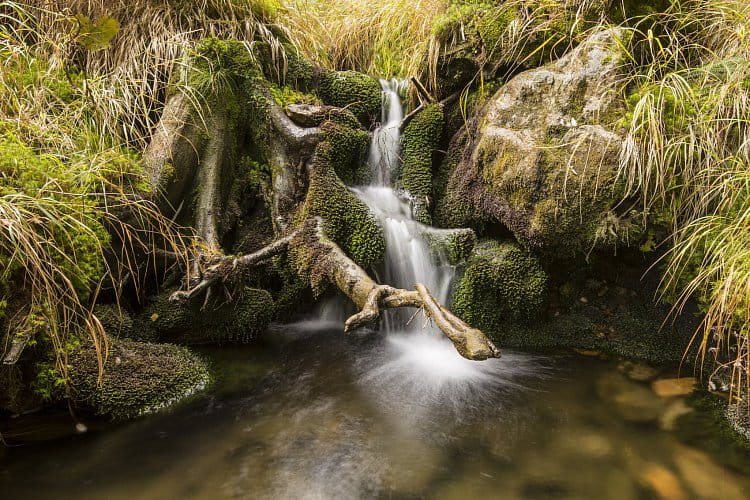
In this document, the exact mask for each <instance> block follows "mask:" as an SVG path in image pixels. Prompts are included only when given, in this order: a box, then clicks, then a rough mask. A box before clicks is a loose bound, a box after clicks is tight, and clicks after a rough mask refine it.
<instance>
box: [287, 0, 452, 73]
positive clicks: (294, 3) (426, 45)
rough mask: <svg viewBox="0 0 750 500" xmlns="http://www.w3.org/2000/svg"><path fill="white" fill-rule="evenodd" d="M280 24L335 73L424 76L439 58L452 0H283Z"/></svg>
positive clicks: (309, 55)
mask: <svg viewBox="0 0 750 500" xmlns="http://www.w3.org/2000/svg"><path fill="white" fill-rule="evenodd" d="M279 4H280V5H279V7H278V10H277V15H278V19H279V22H280V23H281V24H283V25H284V27H285V28H286V29H287V30H288V33H289V35H290V36H291V38H292V40H293V41H294V42H295V45H296V46H297V47H298V48H299V50H300V51H301V52H302V54H303V55H305V56H306V57H307V58H308V59H310V60H311V61H313V62H315V63H317V64H318V65H320V66H322V67H325V68H328V69H334V70H356V71H361V72H364V73H368V74H371V75H374V76H380V77H386V78H390V77H394V76H396V77H398V76H401V77H406V76H410V75H419V74H420V73H421V72H422V70H423V67H424V65H425V63H426V62H427V61H428V60H429V59H430V57H431V55H434V54H435V50H436V46H435V43H436V40H435V39H434V37H432V29H433V24H434V21H435V19H436V18H437V17H438V16H439V15H441V14H443V13H444V12H445V10H446V8H447V7H448V4H449V1H448V0H392V1H371V0H370V1H368V0H350V1H346V2H340V1H333V0H279Z"/></svg>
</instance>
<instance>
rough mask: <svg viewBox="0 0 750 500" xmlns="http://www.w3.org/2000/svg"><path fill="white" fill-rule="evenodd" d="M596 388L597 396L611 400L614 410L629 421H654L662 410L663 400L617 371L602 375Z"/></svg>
mask: <svg viewBox="0 0 750 500" xmlns="http://www.w3.org/2000/svg"><path fill="white" fill-rule="evenodd" d="M596 389H597V393H598V395H599V397H600V398H601V399H603V400H605V401H609V402H611V403H612V406H613V408H614V409H615V411H616V412H617V413H618V414H619V415H620V416H621V417H622V418H623V419H625V420H627V421H629V422H636V423H651V422H655V421H656V420H657V419H658V418H659V416H660V415H661V413H662V411H663V410H664V400H662V399H661V398H659V397H658V396H656V395H655V394H654V393H652V392H651V391H650V390H648V389H647V388H646V387H644V386H642V385H640V384H637V383H634V382H631V381H629V380H627V379H626V378H625V377H623V376H622V375H620V374H618V373H611V374H608V375H606V376H604V377H602V379H601V380H599V381H598V382H597V386H596Z"/></svg>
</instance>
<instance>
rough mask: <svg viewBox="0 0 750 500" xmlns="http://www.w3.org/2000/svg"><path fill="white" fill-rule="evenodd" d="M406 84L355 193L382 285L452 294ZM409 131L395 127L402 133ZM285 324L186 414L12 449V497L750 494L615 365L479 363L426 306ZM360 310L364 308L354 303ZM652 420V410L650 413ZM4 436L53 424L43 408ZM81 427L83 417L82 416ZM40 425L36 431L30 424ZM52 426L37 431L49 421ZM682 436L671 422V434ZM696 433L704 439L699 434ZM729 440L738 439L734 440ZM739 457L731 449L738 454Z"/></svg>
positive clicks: (229, 350) (227, 350) (224, 363)
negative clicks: (421, 216)
mask: <svg viewBox="0 0 750 500" xmlns="http://www.w3.org/2000/svg"><path fill="white" fill-rule="evenodd" d="M402 85H403V84H401V83H399V82H393V81H391V82H384V98H385V99H386V100H387V105H386V106H385V110H386V111H385V113H386V114H385V115H384V119H383V126H382V127H381V128H379V129H378V130H377V131H376V133H375V139H374V143H373V148H372V151H371V154H370V165H371V166H372V167H373V173H374V174H375V175H373V178H374V181H373V185H370V186H365V187H359V188H356V189H353V191H354V192H355V193H356V194H357V195H358V196H359V197H360V198H361V199H362V200H364V201H365V202H366V203H367V204H368V205H369V206H370V208H371V210H372V211H373V213H374V214H375V215H376V216H377V217H378V219H379V220H380V222H381V224H382V225H383V228H384V231H385V234H386V240H387V252H386V258H385V264H384V265H383V267H382V269H379V270H378V280H379V281H381V282H383V283H389V284H392V285H395V286H399V287H403V288H412V287H413V285H414V283H415V282H422V283H424V284H426V285H427V286H428V287H429V288H430V289H431V290H432V292H433V293H434V294H435V295H436V297H437V298H438V299H439V300H441V301H443V302H446V303H447V302H449V298H450V297H449V295H450V284H451V280H452V279H453V277H454V271H455V270H454V269H453V268H452V267H451V266H450V265H448V264H447V262H446V261H445V260H444V259H441V258H440V256H439V255H437V256H435V255H434V254H433V253H432V252H430V251H429V248H428V246H427V244H426V243H425V241H424V239H423V237H422V234H423V232H424V230H425V226H423V225H421V224H419V223H417V222H416V221H414V220H413V218H412V215H411V210H410V207H409V203H408V200H405V199H402V198H401V197H400V196H399V194H398V193H397V192H396V191H394V190H393V189H392V188H391V187H390V182H391V174H392V173H393V172H394V171H395V170H396V169H397V168H398V146H399V138H398V126H397V121H399V120H400V118H399V117H400V116H402V115H403V110H402V108H401V102H400V99H399V98H398V95H399V91H400V87H401V86H402ZM394 125H395V126H394ZM321 308H322V309H321V311H320V313H319V314H316V315H315V316H313V317H311V318H309V319H307V320H305V321H301V322H299V323H296V324H291V325H290V324H285V325H277V326H275V327H274V328H272V329H271V330H269V332H267V334H266V335H265V336H264V339H263V343H262V344H261V345H253V346H243V347H229V346H225V347H221V348H211V349H205V350H204V351H203V354H204V355H205V356H206V357H207V358H208V359H210V360H211V363H212V366H213V368H214V371H215V372H216V373H217V382H216V383H215V384H214V386H213V387H212V388H211V389H210V390H209V391H208V392H207V393H204V394H200V395H198V396H196V397H195V398H194V399H193V400H192V401H188V402H185V403H183V404H181V405H179V406H178V407H177V408H174V409H173V410H171V411H169V412H165V413H162V414H159V415H155V416H152V417H149V418H145V419H141V420H136V421H133V422H128V423H126V424H123V425H118V426H112V425H107V424H105V423H101V424H99V429H97V426H96V425H94V424H95V422H93V421H88V422H87V423H88V424H89V428H90V431H89V432H88V433H86V434H82V435H76V434H75V433H73V432H72V429H73V423H72V422H71V421H70V419H67V420H66V419H65V418H60V417H59V416H58V417H56V419H55V420H54V422H55V424H54V425H68V427H69V431H68V435H67V436H66V437H64V438H62V439H57V440H54V441H48V442H44V443H42V444H36V445H33V446H19V447H9V448H2V447H0V491H2V492H3V497H4V498H6V497H7V498H57V499H67V498H71V499H76V500H80V499H100V498H106V499H108V500H118V499H123V500H125V499H128V500H129V499H132V498H138V499H154V500H156V499H159V500H161V499H171V498H198V499H208V500H210V499H216V498H264V499H265V498H268V499H298V498H300V499H329V498H330V499H334V498H335V499H339V498H341V499H344V498H345V499H357V498H404V499H406V498H435V499H456V500H464V499H470V498H498V499H515V498H523V499H537V498H570V499H579V498H598V499H615V500H621V499H624V500H630V499H632V500H639V499H644V498H656V497H655V496H654V495H653V491H655V490H656V489H658V488H667V489H669V488H671V490H660V491H667V493H668V494H671V495H672V497H671V498H721V499H723V500H733V499H741V498H747V495H748V493H750V480H748V477H747V474H748V473H749V472H750V465H748V464H747V463H745V462H742V459H739V460H734V461H732V460H726V461H724V463H720V462H718V461H717V460H716V458H715V455H711V454H710V453H709V451H710V450H711V449H712V448H713V449H716V448H717V447H719V445H718V443H719V442H720V441H719V440H718V439H719V438H718V436H719V434H720V432H719V430H718V429H717V428H716V425H715V423H712V421H711V420H710V419H709V418H708V417H707V416H701V415H697V416H698V417H699V418H701V419H702V420H699V421H698V422H696V421H693V422H691V424H690V425H689V426H688V427H689V428H691V429H700V430H701V432H702V434H701V435H700V436H697V437H695V436H693V437H692V438H690V439H687V440H686V438H684V437H683V439H682V440H681V439H678V435H677V434H675V433H674V432H668V431H667V430H670V429H672V430H675V429H678V428H679V425H678V424H677V423H676V422H679V420H677V418H676V415H677V414H679V413H680V412H686V411H687V412H689V411H690V410H689V409H686V408H687V407H686V405H685V401H684V398H671V399H663V398H659V397H658V396H656V395H654V394H653V393H652V391H651V390H650V388H649V387H648V385H647V384H645V383H641V382H636V381H633V380H629V379H628V378H627V377H626V376H625V375H623V374H622V373H621V372H620V371H618V369H617V367H616V363H614V362H605V361H601V360H599V359H595V358H588V357H582V356H570V355H562V356H538V355H529V354H525V353H518V352H508V351H506V352H504V353H503V357H502V358H500V359H493V360H488V361H483V362H474V361H469V360H466V359H464V358H462V357H461V356H459V355H458V354H457V353H456V351H455V349H454V348H453V345H452V344H451V343H450V342H449V341H448V340H447V339H445V338H444V337H443V335H442V334H441V333H440V332H439V331H438V330H436V329H435V327H433V326H431V325H430V324H429V322H425V319H424V318H423V317H422V316H420V315H417V316H415V317H412V315H413V311H411V312H409V311H408V310H403V311H387V312H386V313H385V318H384V319H383V321H382V322H381V325H380V330H379V331H377V332H372V331H367V330H362V331H358V332H354V333H352V334H350V335H343V334H342V331H341V325H342V321H343V318H345V317H346V315H347V314H349V313H351V312H352V311H351V306H350V305H346V304H345V303H343V302H340V301H339V300H338V299H331V300H330V301H327V302H326V303H324V304H323V305H322V306H321ZM347 308H348V309H347ZM644 416H648V418H644ZM25 422H27V423H26V424H24V425H26V426H27V428H18V429H11V430H10V431H9V432H7V433H6V434H5V435H7V436H8V437H9V438H12V439H15V440H16V441H24V440H26V441H29V440H31V439H32V437H33V436H34V435H36V434H40V433H41V434H44V433H45V432H47V433H51V432H52V429H51V428H49V427H45V426H50V425H52V424H50V423H49V422H48V421H46V420H44V418H43V416H40V417H39V420H38V421H36V422H35V421H34V419H33V418H30V419H27V420H25ZM66 422H67V423H66ZM28 426H30V427H32V428H29V427H28ZM34 426H36V427H34ZM665 429H667V430H665ZM686 441H689V444H686ZM721 449H722V450H725V449H726V448H721ZM723 457H724V458H726V459H729V458H731V457H730V456H729V454H727V453H723Z"/></svg>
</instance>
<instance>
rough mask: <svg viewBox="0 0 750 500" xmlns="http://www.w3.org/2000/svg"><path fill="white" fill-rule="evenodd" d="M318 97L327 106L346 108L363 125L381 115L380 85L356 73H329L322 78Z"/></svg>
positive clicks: (370, 78) (372, 79) (368, 77)
mask: <svg viewBox="0 0 750 500" xmlns="http://www.w3.org/2000/svg"><path fill="white" fill-rule="evenodd" d="M318 95H319V96H320V98H321V99H322V100H323V102H324V103H325V104H329V105H331V106H337V107H339V108H346V109H348V110H349V111H351V112H352V113H354V114H355V115H356V116H357V118H358V119H359V120H360V121H362V122H363V123H370V122H371V121H372V120H373V119H375V118H376V117H377V116H378V115H379V113H380V106H381V102H382V99H381V94H380V83H379V82H378V81H377V80H375V79H374V78H372V77H370V76H367V75H365V74H363V73H358V72H356V71H329V72H327V73H325V74H323V75H322V76H321V77H320V82H319V85H318Z"/></svg>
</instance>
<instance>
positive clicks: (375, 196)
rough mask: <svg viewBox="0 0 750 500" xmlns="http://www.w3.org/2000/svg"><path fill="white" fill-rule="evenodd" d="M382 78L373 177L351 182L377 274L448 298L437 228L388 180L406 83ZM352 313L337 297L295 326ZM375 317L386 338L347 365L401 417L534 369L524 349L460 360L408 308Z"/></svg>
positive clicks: (473, 397)
mask: <svg viewBox="0 0 750 500" xmlns="http://www.w3.org/2000/svg"><path fill="white" fill-rule="evenodd" d="M381 85H382V88H383V94H382V95H383V112H382V118H381V125H380V126H379V127H378V128H377V129H376V130H375V132H374V133H373V140H372V144H371V146H370V151H369V155H368V163H369V166H370V169H371V173H372V175H371V179H372V182H371V184H370V185H368V186H359V187H353V188H351V190H352V192H354V193H355V194H356V195H357V197H359V198H360V199H361V200H362V201H364V202H365V203H366V204H367V205H368V207H369V208H370V210H371V212H372V213H373V215H374V216H375V217H376V218H377V219H378V222H379V223H380V225H381V227H382V228H383V232H384V234H385V242H386V251H385V258H384V261H383V264H382V266H381V267H380V268H379V269H377V270H376V278H377V281H378V282H379V283H383V284H388V285H392V286H396V287H399V288H404V289H413V288H414V284H415V283H422V284H424V285H425V286H427V287H428V288H429V289H430V291H431V292H432V294H433V295H434V296H435V298H436V299H437V300H438V301H440V302H441V303H443V304H446V305H450V304H449V302H450V290H451V282H452V281H453V278H454V276H455V271H456V270H455V267H454V266H452V265H450V264H449V262H448V260H447V258H446V257H445V256H442V255H440V254H439V253H437V252H435V251H433V250H432V249H431V248H430V245H429V244H428V241H427V239H426V238H425V235H426V233H427V232H434V231H437V230H436V229H434V228H431V227H428V226H425V225H424V224H421V223H419V222H417V221H416V220H415V219H414V217H413V214H412V209H411V206H410V203H409V199H408V195H407V194H406V193H403V192H401V193H400V192H398V191H397V190H395V189H393V187H391V182H392V181H393V180H395V178H396V176H397V174H398V171H399V168H400V166H401V160H400V145H401V136H400V132H399V125H400V124H401V120H402V119H403V116H404V112H403V107H402V104H401V94H402V93H403V92H404V91H405V89H406V83H405V82H403V81H398V80H381ZM354 312H355V310H354V308H353V306H352V304H351V303H350V302H349V301H347V300H346V299H344V298H343V297H332V298H329V299H326V300H325V301H323V302H322V303H321V305H320V306H319V307H318V311H317V313H316V314H315V316H314V319H311V320H308V321H305V322H303V323H302V324H300V325H299V326H300V327H301V330H300V332H301V333H303V334H304V332H306V331H309V330H310V329H311V328H313V329H315V328H323V329H325V328H330V329H335V330H338V331H340V329H341V328H342V325H343V323H344V321H345V319H346V318H347V317H348V316H349V315H351V314H353V313H354ZM379 324H380V332H379V334H378V335H377V337H376V338H378V339H379V338H380V337H381V336H382V337H385V339H384V341H382V342H378V343H377V345H376V346H373V347H372V348H371V349H370V350H369V351H367V354H366V355H365V354H363V356H362V357H358V358H357V359H356V360H353V369H354V370H355V371H357V372H359V376H358V378H359V380H360V386H361V387H362V389H363V390H364V391H365V392H366V393H368V394H370V396H371V398H372V399H374V400H377V401H378V402H379V403H381V404H380V405H379V406H380V407H381V408H384V409H385V408H387V409H389V410H390V411H392V412H393V413H394V416H395V417H396V418H395V420H399V421H401V422H402V423H406V424H410V423H411V424H413V423H414V420H415V419H422V417H424V416H427V415H429V414H430V412H431V411H432V410H434V409H435V406H434V405H438V406H440V407H441V408H442V409H443V410H445V409H447V408H452V409H454V410H455V411H456V412H457V413H463V412H465V410H466V409H467V408H469V407H475V406H476V405H478V404H481V401H482V398H483V395H486V396H488V397H489V395H491V394H493V393H496V392H497V391H498V390H500V391H502V390H505V389H508V388H511V387H517V386H515V383H514V382H513V380H514V379H515V378H517V377H520V376H526V375H528V374H529V373H530V372H531V371H538V369H539V367H538V366H535V363H533V362H531V358H529V357H528V356H520V355H516V354H513V353H504V355H503V358H502V359H490V360H486V361H470V360H468V359H465V358H463V357H462V356H461V355H460V354H458V352H457V351H456V349H455V348H454V346H453V344H452V343H451V342H450V341H449V340H448V339H447V338H445V336H444V335H443V334H442V332H441V331H440V330H439V329H438V328H437V327H436V326H434V325H433V324H432V323H431V322H430V321H429V320H427V319H426V318H425V317H424V316H423V315H422V314H420V313H419V311H415V310H413V309H408V308H398V309H387V310H383V311H381V318H380V323H379ZM285 328H287V329H288V328H289V325H287V326H286V327H285ZM355 337H356V335H355ZM364 337H365V338H367V337H368V335H367V334H365V335H364ZM419 425H420V426H422V425H424V422H422V423H420V424H419Z"/></svg>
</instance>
